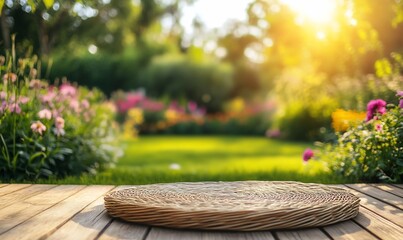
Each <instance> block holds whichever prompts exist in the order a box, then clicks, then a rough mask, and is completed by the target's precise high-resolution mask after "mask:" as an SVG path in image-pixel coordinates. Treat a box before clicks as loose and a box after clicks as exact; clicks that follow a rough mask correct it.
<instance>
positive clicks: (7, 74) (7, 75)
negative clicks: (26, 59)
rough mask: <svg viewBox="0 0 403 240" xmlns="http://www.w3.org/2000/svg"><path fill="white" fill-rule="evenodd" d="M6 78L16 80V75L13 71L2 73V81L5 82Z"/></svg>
mask: <svg viewBox="0 0 403 240" xmlns="http://www.w3.org/2000/svg"><path fill="white" fill-rule="evenodd" d="M8 80H11V82H15V81H17V75H16V74H15V73H6V74H4V75H3V81H4V83H7V82H8Z"/></svg>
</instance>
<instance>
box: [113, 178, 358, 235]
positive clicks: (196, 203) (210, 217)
mask: <svg viewBox="0 0 403 240" xmlns="http://www.w3.org/2000/svg"><path fill="white" fill-rule="evenodd" d="M359 202H360V200H359V198H358V197H356V196H354V195H353V194H351V193H349V192H347V191H346V190H344V189H341V188H337V187H331V186H326V185H320V184H304V183H298V182H262V181H243V182H199V183H171V184H152V185H144V186H137V187H133V188H129V189H124V190H119V191H115V192H111V193H109V194H107V195H106V196H105V207H106V209H107V211H108V213H109V214H110V215H111V216H113V217H119V218H122V219H124V220H127V221H131V222H137V223H145V224H150V225H155V226H166V227H173V228H194V229H216V230H224V229H225V230H237V231H255V230H271V229H285V228H301V227H313V226H323V225H328V224H332V223H336V222H339V221H343V220H347V219H350V218H353V217H355V216H356V215H357V214H358V209H359Z"/></svg>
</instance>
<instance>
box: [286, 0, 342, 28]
mask: <svg viewBox="0 0 403 240" xmlns="http://www.w3.org/2000/svg"><path fill="white" fill-rule="evenodd" d="M282 1H283V3H285V4H286V5H288V6H289V7H290V8H291V10H293V11H294V12H296V13H297V15H298V17H299V18H303V19H306V20H308V21H311V22H313V23H316V24H324V23H329V22H331V21H332V20H333V18H334V15H335V11H336V0H304V1H301V0H282Z"/></svg>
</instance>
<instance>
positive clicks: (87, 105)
mask: <svg viewBox="0 0 403 240" xmlns="http://www.w3.org/2000/svg"><path fill="white" fill-rule="evenodd" d="M81 106H82V107H83V108H84V109H87V108H90V102H88V100H87V99H84V100H82V101H81Z"/></svg>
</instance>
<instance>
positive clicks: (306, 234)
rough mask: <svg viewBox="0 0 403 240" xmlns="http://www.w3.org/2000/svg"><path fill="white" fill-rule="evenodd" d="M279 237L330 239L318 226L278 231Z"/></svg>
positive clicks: (311, 239)
mask: <svg viewBox="0 0 403 240" xmlns="http://www.w3.org/2000/svg"><path fill="white" fill-rule="evenodd" d="M275 233H276V235H277V238H278V239H280V240H295V239H301V240H302V239H310V240H316V239H317V240H319V239H330V238H329V237H328V236H326V234H324V233H323V232H322V231H321V230H320V229H318V228H310V229H302V230H294V231H278V232H275Z"/></svg>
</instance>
